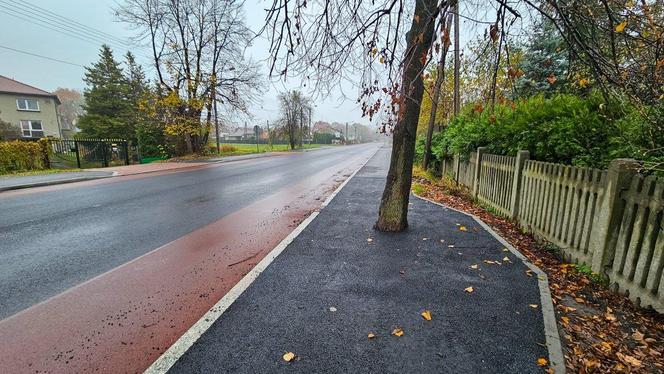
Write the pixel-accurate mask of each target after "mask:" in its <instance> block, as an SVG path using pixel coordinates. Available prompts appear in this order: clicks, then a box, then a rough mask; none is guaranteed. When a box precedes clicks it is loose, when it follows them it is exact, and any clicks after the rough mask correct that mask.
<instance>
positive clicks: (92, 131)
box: [78, 45, 135, 139]
mask: <svg viewBox="0 0 664 374" xmlns="http://www.w3.org/2000/svg"><path fill="white" fill-rule="evenodd" d="M85 70H86V72H85V78H84V79H83V80H84V81H85V83H86V84H87V88H86V89H85V90H84V93H83V95H84V97H85V105H84V109H85V114H84V115H83V116H82V117H81V118H80V120H79V125H78V126H79V128H80V129H81V131H82V135H83V136H85V137H93V138H122V139H134V138H135V132H134V125H133V124H132V123H131V121H129V120H128V118H127V113H129V112H130V110H132V106H131V103H130V100H129V99H128V94H129V82H128V80H127V78H126V77H125V75H124V74H123V70H122V66H121V65H120V63H119V62H118V61H116V60H115V58H114V57H113V51H111V48H110V47H109V46H107V45H102V47H101V50H100V52H99V61H97V62H96V63H94V64H93V65H92V66H90V67H86V68H85Z"/></svg>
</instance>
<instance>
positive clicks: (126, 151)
mask: <svg viewBox="0 0 664 374" xmlns="http://www.w3.org/2000/svg"><path fill="white" fill-rule="evenodd" d="M124 152H125V165H129V140H125V142H124Z"/></svg>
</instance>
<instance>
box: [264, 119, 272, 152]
mask: <svg viewBox="0 0 664 374" xmlns="http://www.w3.org/2000/svg"><path fill="white" fill-rule="evenodd" d="M265 122H266V123H267V144H268V146H269V147H270V150H272V136H271V135H270V120H269V119H266V120H265Z"/></svg>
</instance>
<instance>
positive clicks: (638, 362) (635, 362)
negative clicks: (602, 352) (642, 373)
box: [622, 355, 641, 366]
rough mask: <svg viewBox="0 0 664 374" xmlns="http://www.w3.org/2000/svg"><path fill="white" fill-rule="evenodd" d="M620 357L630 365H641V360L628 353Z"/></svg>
mask: <svg viewBox="0 0 664 374" xmlns="http://www.w3.org/2000/svg"><path fill="white" fill-rule="evenodd" d="M622 359H623V361H625V362H626V363H628V364H630V365H632V366H641V360H639V359H637V358H636V357H632V356H630V355H624V356H623V357H622Z"/></svg>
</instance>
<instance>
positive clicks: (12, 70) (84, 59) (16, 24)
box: [0, 0, 465, 124]
mask: <svg viewBox="0 0 664 374" xmlns="http://www.w3.org/2000/svg"><path fill="white" fill-rule="evenodd" d="M115 4H116V1H115V0H0V74H1V75H4V76H7V77H10V78H14V79H16V80H19V81H21V82H24V83H27V84H30V85H33V86H36V87H39V88H42V89H45V90H48V91H53V90H55V89H56V88H57V87H67V88H75V89H79V90H82V89H83V88H84V86H85V84H84V82H83V81H82V78H83V73H84V69H83V67H81V66H74V65H69V64H65V63H61V62H54V61H50V60H47V59H43V58H39V57H35V56H30V55H26V54H22V53H17V52H15V51H10V50H7V49H5V48H3V47H9V48H14V49H19V50H23V51H27V52H31V53H35V54H40V55H45V56H49V57H51V58H55V59H59V60H63V61H67V62H71V63H74V64H77V65H82V66H88V65H90V64H91V63H92V62H94V61H96V59H97V53H98V51H99V47H100V45H101V42H102V41H104V42H107V43H109V41H110V44H111V46H112V47H113V50H114V52H115V54H116V57H120V56H121V55H123V54H125V53H126V52H127V49H126V47H124V46H122V45H119V43H117V42H114V41H113V40H112V39H109V38H105V37H102V36H97V35H95V34H94V33H93V32H90V33H89V34H88V35H85V36H83V39H85V38H86V37H87V38H93V39H100V40H99V41H92V42H91V41H86V40H81V38H80V37H81V36H80V35H78V37H76V36H72V35H63V34H61V33H58V32H56V31H53V30H51V29H49V28H47V27H53V28H58V29H62V27H58V25H59V23H58V21H57V20H53V19H52V18H51V19H48V22H50V25H46V26H47V27H44V26H43V25H40V24H38V23H37V22H31V21H30V19H31V18H32V17H31V14H34V15H35V16H36V17H37V18H38V19H46V18H44V14H48V13H44V12H38V13H35V12H34V9H31V8H30V5H36V6H39V7H41V8H44V9H46V10H48V11H51V12H53V13H56V14H58V15H62V16H65V17H68V18H70V19H72V20H74V21H76V22H79V23H81V24H83V25H86V26H90V27H92V28H94V29H96V30H100V31H103V32H105V33H108V34H111V35H113V36H115V37H117V38H120V39H126V38H129V37H131V36H133V35H134V32H133V31H132V30H131V29H129V28H128V27H127V25H125V24H123V23H120V22H117V21H116V20H115V17H114V16H113V14H112V8H113V6H114V5H115ZM263 4H265V1H247V4H246V5H245V11H246V21H247V24H248V25H249V27H250V28H251V29H253V30H254V31H257V30H258V29H260V27H261V26H262V25H263V21H264V16H265V12H264V10H263ZM464 39H465V38H464ZM133 52H134V53H135V54H136V55H137V59H138V61H139V62H140V63H141V64H142V65H143V66H144V67H146V70H147V71H148V74H151V72H152V70H151V69H150V68H149V65H150V61H149V59H148V58H147V57H146V53H145V52H142V51H141V50H133ZM247 57H251V58H252V59H253V60H254V61H261V60H264V59H265V58H266V57H267V43H266V42H265V41H264V40H261V39H257V40H256V41H255V43H254V45H253V46H252V47H251V48H250V49H249V50H248V51H247ZM262 65H263V66H262V67H263V71H264V73H265V77H266V81H267V68H266V66H265V63H262ZM299 84H300V82H299V80H297V79H289V80H288V81H287V82H285V83H284V82H281V81H271V82H269V84H268V85H267V92H265V94H264V95H263V97H262V102H261V103H260V104H257V105H255V106H254V107H253V108H251V112H252V114H253V115H254V118H255V121H256V122H257V123H265V121H266V120H270V121H273V120H276V119H277V117H278V115H279V113H278V105H277V103H276V97H277V95H278V93H279V92H281V91H284V90H286V89H287V88H297V87H299ZM342 86H343V92H344V93H345V94H346V96H347V97H348V99H346V100H344V99H343V97H342V95H341V92H340V91H338V90H337V91H336V92H334V93H333V94H332V95H331V96H330V97H328V98H327V99H325V100H322V99H321V100H318V101H317V102H316V108H315V114H314V120H315V121H317V120H325V121H329V122H332V121H338V122H346V121H348V122H361V123H364V124H369V122H368V120H367V119H364V118H362V117H361V114H362V113H361V110H360V109H359V107H358V105H357V104H356V102H355V98H356V97H357V89H356V88H355V87H353V86H352V85H351V84H350V83H344V84H342Z"/></svg>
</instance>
